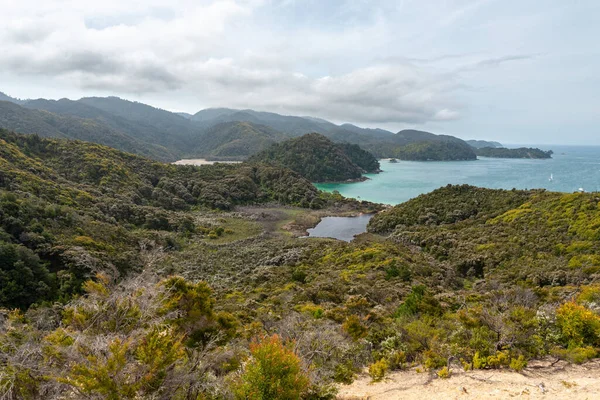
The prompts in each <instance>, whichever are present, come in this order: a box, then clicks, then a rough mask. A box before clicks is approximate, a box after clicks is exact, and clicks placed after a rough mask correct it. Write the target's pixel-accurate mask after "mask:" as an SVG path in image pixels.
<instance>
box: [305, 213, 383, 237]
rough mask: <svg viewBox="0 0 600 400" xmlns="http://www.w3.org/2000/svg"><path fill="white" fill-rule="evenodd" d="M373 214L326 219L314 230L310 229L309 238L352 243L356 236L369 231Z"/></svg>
mask: <svg viewBox="0 0 600 400" xmlns="http://www.w3.org/2000/svg"><path fill="white" fill-rule="evenodd" d="M372 217H373V214H362V215H359V216H357V217H325V218H323V219H321V222H319V224H318V225H317V226H315V227H314V228H311V229H308V230H307V231H308V237H324V238H333V239H338V240H343V241H346V242H350V241H351V240H352V239H354V235H358V234H360V233H363V232H366V231H367V224H368V223H369V220H370V219H371V218H372Z"/></svg>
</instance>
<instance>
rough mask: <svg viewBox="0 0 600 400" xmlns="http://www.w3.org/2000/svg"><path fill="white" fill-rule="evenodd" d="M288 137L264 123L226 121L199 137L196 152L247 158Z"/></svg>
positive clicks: (218, 156)
mask: <svg viewBox="0 0 600 400" xmlns="http://www.w3.org/2000/svg"><path fill="white" fill-rule="evenodd" d="M287 138H288V137H287V136H286V135H284V134H283V133H281V132H279V131H276V130H274V129H272V128H269V127H267V126H263V125H255V124H252V123H250V122H224V123H221V124H218V125H215V126H213V127H210V128H208V129H207V130H206V131H205V132H204V133H203V134H202V135H201V136H200V137H199V138H198V139H197V143H198V146H197V147H196V148H195V150H194V154H197V155H201V156H204V157H211V158H229V159H233V158H236V159H245V158H247V157H249V156H251V155H253V154H255V153H258V152H259V151H261V150H264V149H266V148H267V147H269V146H270V145H272V144H274V143H277V142H281V141H283V140H285V139H287Z"/></svg>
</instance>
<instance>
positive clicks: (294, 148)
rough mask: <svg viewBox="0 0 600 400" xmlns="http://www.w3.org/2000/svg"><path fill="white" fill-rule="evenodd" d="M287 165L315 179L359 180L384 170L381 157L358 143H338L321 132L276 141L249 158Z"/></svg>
mask: <svg viewBox="0 0 600 400" xmlns="http://www.w3.org/2000/svg"><path fill="white" fill-rule="evenodd" d="M248 162H251V163H266V164H271V165H277V166H283V167H287V168H289V169H291V170H292V171H295V172H297V173H299V174H300V175H302V176H303V177H305V178H306V179H308V180H310V181H312V182H357V181H361V180H365V179H367V178H364V177H363V174H365V173H377V172H380V169H379V161H377V159H376V158H375V157H374V156H373V155H372V154H371V153H369V152H368V151H365V150H363V149H361V148H360V147H359V146H358V145H356V144H348V143H334V142H332V141H331V140H329V139H328V138H326V137H325V136H323V135H321V134H318V133H309V134H306V135H303V136H300V137H298V138H294V139H289V140H286V141H284V142H281V143H276V144H274V145H272V146H270V147H269V148H267V149H266V150H263V151H261V152H259V153H257V154H255V155H253V156H252V157H250V158H249V159H248Z"/></svg>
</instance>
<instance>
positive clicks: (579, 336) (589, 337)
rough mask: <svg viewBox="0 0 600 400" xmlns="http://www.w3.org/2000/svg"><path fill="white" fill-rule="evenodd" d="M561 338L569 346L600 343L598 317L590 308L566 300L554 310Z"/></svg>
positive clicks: (599, 319)
mask: <svg viewBox="0 0 600 400" xmlns="http://www.w3.org/2000/svg"><path fill="white" fill-rule="evenodd" d="M556 324H557V326H558V328H559V329H560V334H561V339H562V341H563V343H564V344H565V345H566V346H567V347H569V348H577V347H585V346H599V345H600V317H599V316H598V315H597V314H596V313H594V312H593V311H592V310H590V309H588V308H586V307H584V306H581V305H579V304H576V303H575V302H568V303H564V304H562V305H561V306H560V307H559V308H558V309H557V310H556Z"/></svg>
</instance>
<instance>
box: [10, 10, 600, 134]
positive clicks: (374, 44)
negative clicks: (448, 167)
mask: <svg viewBox="0 0 600 400" xmlns="http://www.w3.org/2000/svg"><path fill="white" fill-rule="evenodd" d="M0 10H1V12H0V54H1V56H0V91H2V92H5V93H6V94H8V95H10V96H13V97H18V98H51V99H59V98H63V97H67V98H71V99H78V98H81V97H85V96H108V95H114V96H119V97H122V98H126V99H129V100H135V101H140V102H143V103H147V104H151V105H153V106H156V107H160V108H164V109H167V110H170V111H183V112H189V113H195V112H197V111H199V110H201V109H204V108H210V107H230V108H251V109H255V110H261V111H272V112H277V113H281V114H287V115H309V116H314V117H320V118H325V119H328V120H331V121H333V122H336V123H344V122H349V123H353V124H356V125H358V126H363V127H379V128H384V129H389V130H392V131H398V130H400V129H404V128H416V129H422V130H427V131H431V132H434V133H444V134H450V135H455V136H458V137H461V138H464V139H470V138H476V139H488V140H499V141H501V142H505V143H543V144H589V145H592V144H594V145H600V128H599V126H600V73H599V71H600V44H599V42H598V39H599V38H600V24H599V23H598V21H599V20H600V1H598V0H570V1H564V0H544V1H539V0H427V1H424V0H379V1H378V0H327V1H324V0H206V1H203V0H144V1H141V0H136V1H131V0H102V1H98V0H93V1H88V0H0Z"/></svg>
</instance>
